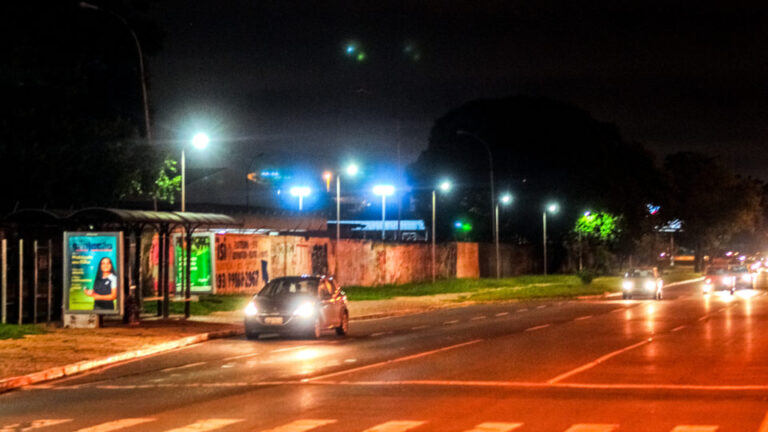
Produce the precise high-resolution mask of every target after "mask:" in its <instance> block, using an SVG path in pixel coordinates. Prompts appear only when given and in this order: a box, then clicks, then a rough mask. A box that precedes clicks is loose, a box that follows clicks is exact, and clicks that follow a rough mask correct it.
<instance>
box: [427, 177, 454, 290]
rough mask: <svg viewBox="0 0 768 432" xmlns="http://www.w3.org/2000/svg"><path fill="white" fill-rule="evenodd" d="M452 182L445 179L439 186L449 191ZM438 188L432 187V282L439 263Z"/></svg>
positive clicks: (442, 189) (444, 190)
mask: <svg viewBox="0 0 768 432" xmlns="http://www.w3.org/2000/svg"><path fill="white" fill-rule="evenodd" d="M452 186H453V185H451V182H449V181H448V180H443V181H442V182H440V184H439V185H438V186H437V188H438V189H440V191H442V192H448V191H450V190H451V187H452ZM436 208H437V189H432V282H434V281H435V277H436V271H437V264H436V262H435V256H436V252H435V250H436V244H435V243H436V242H437V240H436V235H435V233H436V229H435V221H436V220H437V210H435V209H436Z"/></svg>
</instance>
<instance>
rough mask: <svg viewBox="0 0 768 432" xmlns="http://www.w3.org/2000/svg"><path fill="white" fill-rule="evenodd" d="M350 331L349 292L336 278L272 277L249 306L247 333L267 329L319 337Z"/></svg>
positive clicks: (251, 335)
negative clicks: (333, 332) (341, 287)
mask: <svg viewBox="0 0 768 432" xmlns="http://www.w3.org/2000/svg"><path fill="white" fill-rule="evenodd" d="M329 331H335V332H336V334H338V335H339V336H344V335H346V334H347V332H348V331H349V310H348V309H347V296H346V294H344V291H342V290H341V289H340V288H339V287H338V286H337V285H336V283H335V282H334V281H333V279H332V278H327V277H324V276H289V277H280V278H276V279H272V280H271V281H269V282H268V283H267V284H266V285H265V286H264V288H262V289H261V291H259V293H258V294H256V295H255V296H253V298H252V299H251V301H250V302H249V303H248V305H247V306H246V308H245V335H246V337H247V338H248V339H257V338H258V337H259V335H261V334H265V333H278V334H281V335H296V336H305V337H310V338H319V337H320V336H322V334H323V333H325V332H329Z"/></svg>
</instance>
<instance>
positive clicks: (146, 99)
mask: <svg viewBox="0 0 768 432" xmlns="http://www.w3.org/2000/svg"><path fill="white" fill-rule="evenodd" d="M79 5H80V7H81V8H83V9H90V10H95V11H101V12H104V13H106V14H108V15H110V16H112V17H113V18H115V19H116V20H118V21H120V22H121V23H122V24H123V26H125V28H126V29H127V30H128V32H129V33H130V34H131V38H133V43H134V44H135V45H136V53H137V54H138V57H139V75H140V76H139V78H140V81H141V98H142V102H143V104H144V130H145V132H146V134H147V143H149V144H150V145H151V144H152V129H151V128H150V125H149V97H148V94H147V80H146V75H145V74H144V52H143V51H142V49H141V43H140V42H139V38H138V36H136V32H134V31H133V28H132V27H131V26H130V24H128V21H126V20H125V18H123V17H122V16H120V15H118V14H117V13H115V12H113V11H111V10H109V9H102V8H100V7H98V6H96V5H93V4H90V3H87V2H84V1H81V2H80V4H79Z"/></svg>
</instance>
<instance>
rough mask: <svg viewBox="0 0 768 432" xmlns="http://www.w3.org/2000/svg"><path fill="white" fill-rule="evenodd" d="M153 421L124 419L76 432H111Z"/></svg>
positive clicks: (148, 419)
mask: <svg viewBox="0 0 768 432" xmlns="http://www.w3.org/2000/svg"><path fill="white" fill-rule="evenodd" d="M151 421H155V419H153V418H126V419H120V420H115V421H111V422H106V423H102V424H99V425H96V426H91V427H87V428H83V429H78V430H77V431H76V432H111V431H116V430H120V429H125V428H129V427H132V426H136V425H140V424H142V423H149V422H151Z"/></svg>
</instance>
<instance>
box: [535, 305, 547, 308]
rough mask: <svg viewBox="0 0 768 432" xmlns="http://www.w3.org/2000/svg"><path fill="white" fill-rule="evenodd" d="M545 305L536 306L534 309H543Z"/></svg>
mask: <svg viewBox="0 0 768 432" xmlns="http://www.w3.org/2000/svg"><path fill="white" fill-rule="evenodd" d="M545 307H547V305H541V306H536V309H544V308H545Z"/></svg>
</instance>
